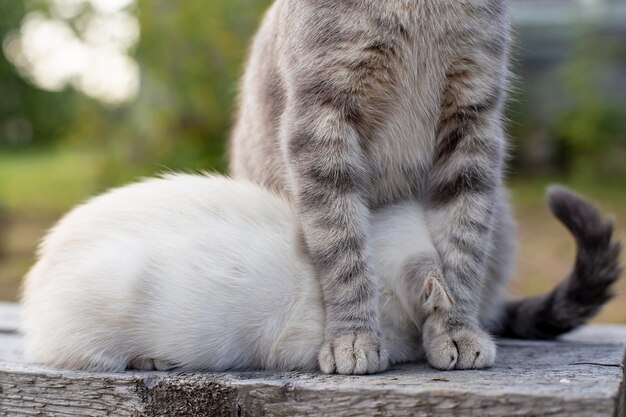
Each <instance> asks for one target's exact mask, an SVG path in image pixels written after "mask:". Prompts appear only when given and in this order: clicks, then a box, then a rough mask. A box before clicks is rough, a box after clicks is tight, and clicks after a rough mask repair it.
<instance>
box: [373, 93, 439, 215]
mask: <svg viewBox="0 0 626 417" xmlns="http://www.w3.org/2000/svg"><path fill="white" fill-rule="evenodd" d="M407 100H408V99H407ZM411 101H413V100H411ZM407 106H414V107H418V105H417V104H416V103H411V104H408V105H406V106H403V107H402V108H401V109H400V111H398V112H396V113H395V115H394V116H393V117H392V118H391V119H390V120H389V122H388V123H387V124H386V125H385V127H383V128H382V129H381V130H380V131H379V132H377V134H376V137H375V139H374V140H373V141H372V143H371V144H370V146H369V148H368V157H369V161H370V168H371V170H372V171H371V172H372V178H373V184H372V188H371V190H370V193H371V194H370V202H371V204H372V206H373V207H381V206H385V205H388V204H392V203H394V202H398V201H402V200H407V199H412V198H419V197H420V196H421V194H422V192H423V189H424V186H425V184H426V175H427V174H428V171H429V169H430V166H431V164H432V158H433V156H432V155H433V152H434V147H435V123H434V122H433V121H432V120H431V119H432V117H429V116H420V115H419V113H418V112H414V111H411V109H408V108H407ZM403 109H404V110H403Z"/></svg>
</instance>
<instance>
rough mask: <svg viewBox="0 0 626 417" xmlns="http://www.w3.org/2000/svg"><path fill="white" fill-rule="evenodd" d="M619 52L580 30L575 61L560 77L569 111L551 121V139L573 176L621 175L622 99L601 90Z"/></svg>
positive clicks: (625, 100)
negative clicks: (554, 138)
mask: <svg viewBox="0 0 626 417" xmlns="http://www.w3.org/2000/svg"><path fill="white" fill-rule="evenodd" d="M619 47H620V45H615V44H612V43H611V42H610V41H608V40H607V39H605V38H602V37H601V36H600V35H598V34H597V33H596V32H594V31H593V29H592V28H581V29H580V32H579V35H578V37H577V42H576V54H575V57H574V59H572V60H571V61H569V62H568V63H567V64H566V65H565V66H564V67H563V69H562V71H561V77H562V80H563V83H564V86H565V87H566V89H567V92H568V100H567V101H568V103H569V105H568V108H567V110H566V111H565V112H564V113H563V114H562V115H560V117H558V118H557V120H556V121H555V124H554V135H555V137H556V138H557V140H558V143H559V145H560V150H561V152H562V153H563V155H562V156H563V157H564V158H565V160H566V163H567V166H568V168H569V171H570V173H571V174H573V175H576V176H582V177H595V176H598V175H606V174H608V173H611V172H615V171H621V173H622V174H623V173H626V157H625V155H624V153H625V151H626V97H619V96H618V97H616V98H613V99H612V98H611V97H609V96H608V94H606V92H605V91H603V88H602V81H603V76H604V75H605V74H604V73H603V70H606V68H607V67H609V68H610V67H611V66H614V65H616V64H615V63H614V62H613V61H614V57H615V56H617V54H616V48H619ZM620 96H621V94H620Z"/></svg>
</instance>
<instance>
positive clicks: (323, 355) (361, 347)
mask: <svg viewBox="0 0 626 417" xmlns="http://www.w3.org/2000/svg"><path fill="white" fill-rule="evenodd" d="M319 364H320V369H321V371H322V372H323V373H325V374H342V375H365V374H373V373H377V372H382V371H384V370H386V369H387V368H388V367H389V355H388V353H387V350H386V349H385V348H384V346H382V342H381V340H380V339H379V338H378V337H376V336H373V335H371V334H369V333H352V334H347V335H343V336H340V337H338V338H336V339H334V340H332V341H330V342H326V343H325V344H324V346H322V350H321V352H320V355H319Z"/></svg>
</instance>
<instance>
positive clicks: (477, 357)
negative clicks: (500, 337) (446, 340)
mask: <svg viewBox="0 0 626 417" xmlns="http://www.w3.org/2000/svg"><path fill="white" fill-rule="evenodd" d="M452 338H453V339H454V341H455V343H456V345H457V346H458V350H459V360H458V361H457V363H456V367H455V368H456V369H483V368H488V367H490V366H493V364H494V362H495V360H496V344H495V342H494V341H493V338H492V337H491V336H490V335H489V334H487V333H485V332H484V331H482V330H479V329H467V328H461V329H459V330H456V331H454V332H452Z"/></svg>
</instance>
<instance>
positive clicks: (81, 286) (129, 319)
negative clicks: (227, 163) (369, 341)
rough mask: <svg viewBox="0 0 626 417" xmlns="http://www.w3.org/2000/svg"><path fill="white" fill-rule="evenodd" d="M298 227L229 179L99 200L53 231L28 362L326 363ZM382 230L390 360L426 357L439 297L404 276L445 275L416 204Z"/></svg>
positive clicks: (379, 221) (29, 310)
mask: <svg viewBox="0 0 626 417" xmlns="http://www.w3.org/2000/svg"><path fill="white" fill-rule="evenodd" d="M296 226H297V225H296V220H295V215H294V213H293V210H292V208H291V207H290V206H289V204H288V203H287V202H286V201H285V200H284V199H283V198H280V197H277V196H275V195H273V194H272V193H270V192H268V191H264V190H262V189H261V188H259V187H258V186H254V185H252V184H249V183H245V182H236V181H233V180H229V179H225V178H222V177H217V176H212V177H208V176H200V175H197V176H192V175H176V176H174V175H168V176H166V177H165V178H163V179H155V180H150V181H146V182H143V183H137V184H133V185H130V186H126V187H123V188H121V189H117V190H114V191H112V192H109V193H107V194H105V195H103V196H100V197H97V198H95V199H93V200H91V201H90V202H88V203H86V204H84V205H82V206H79V207H78V208H77V209H75V210H74V211H72V212H71V213H70V214H68V215H67V216H66V217H65V218H64V219H63V220H62V221H61V222H60V223H59V224H58V225H57V226H56V227H55V228H54V229H53V231H52V232H51V233H50V235H49V236H48V237H47V238H46V239H45V241H44V242H43V244H42V246H41V249H40V259H39V261H38V263H37V264H36V265H35V267H34V268H33V269H32V271H31V272H30V273H29V275H28V277H27V280H26V282H25V291H24V296H23V302H24V333H25V340H26V344H25V348H26V357H27V359H28V360H30V361H33V362H39V363H45V364H48V365H53V366H57V367H66V368H79V369H95V370H109V371H113V370H123V369H125V368H126V367H128V366H131V367H144V368H145V367H147V368H150V367H152V366H153V365H151V364H152V363H154V364H156V365H154V366H153V367H156V368H161V367H164V366H166V367H167V366H170V365H171V366H176V367H179V368H181V369H185V370H199V369H203V370H212V371H222V370H228V369H273V370H284V369H309V370H313V369H317V358H318V355H319V351H320V347H321V345H322V342H323V333H324V311H323V306H322V301H321V295H320V288H319V283H318V281H317V280H316V279H315V276H314V272H313V268H312V267H311V265H310V261H308V259H307V258H306V257H304V256H303V255H302V254H300V253H299V252H298V247H297V241H296ZM373 228H374V229H373V231H372V251H373V253H374V254H375V256H374V259H376V260H377V261H378V262H377V263H376V265H377V267H378V269H379V271H378V274H377V276H379V277H380V279H381V281H380V289H379V291H380V292H381V294H382V295H381V298H380V303H381V304H380V310H381V314H382V318H383V319H382V320H383V323H384V325H385V332H384V337H385V340H386V344H387V345H388V346H389V353H390V355H391V360H392V361H393V362H404V361H409V360H415V359H417V358H419V357H421V355H422V344H421V342H420V333H419V331H418V327H420V328H421V326H422V324H423V322H424V320H425V318H426V317H425V314H426V312H427V308H428V306H420V305H417V304H416V302H418V301H421V299H419V300H418V299H411V298H407V297H406V293H405V292H404V290H403V289H404V288H405V284H404V283H403V282H402V280H403V277H404V276H406V271H407V270H410V269H411V268H412V269H416V268H421V272H420V274H419V275H420V276H421V277H423V279H422V280H420V281H419V285H420V288H416V289H415V291H419V292H421V291H422V287H421V284H423V283H424V280H425V279H429V278H436V277H437V274H438V272H437V270H438V263H437V256H436V251H435V250H434V247H433V246H432V243H431V240H430V236H429V233H428V231H427V230H426V228H425V224H424V219H423V213H422V211H421V209H420V208H419V206H418V205H417V204H413V203H404V204H398V205H395V206H393V207H389V208H387V209H385V210H381V211H379V212H377V213H376V214H375V215H374V218H373ZM413 275H415V274H413ZM412 278H413V276H412ZM415 284H416V285H417V284H418V283H415ZM429 285H430V286H431V287H432V285H433V283H430V284H429ZM429 291H430V294H431V299H432V302H437V305H438V306H439V307H446V306H447V305H449V304H447V301H446V300H444V299H439V300H437V299H436V298H435V297H433V296H432V294H433V290H432V288H430V289H429ZM439 295H441V294H440V293H439ZM431 307H433V306H431ZM431 327H432V326H431ZM435 330H436V329H435ZM144 358H147V359H151V360H152V359H153V360H154V362H153V361H151V360H148V361H146V362H144V363H143V364H142V359H144ZM146 364H147V365H146Z"/></svg>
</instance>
